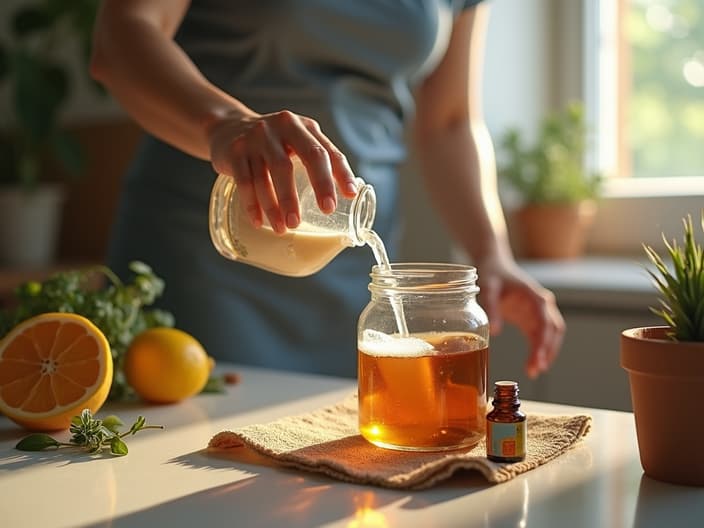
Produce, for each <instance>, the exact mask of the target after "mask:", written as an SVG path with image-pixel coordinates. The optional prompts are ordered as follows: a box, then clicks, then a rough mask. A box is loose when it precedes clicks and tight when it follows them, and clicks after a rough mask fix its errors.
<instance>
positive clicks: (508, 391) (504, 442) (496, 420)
mask: <svg viewBox="0 0 704 528" xmlns="http://www.w3.org/2000/svg"><path fill="white" fill-rule="evenodd" d="M492 405H493V407H494V408H493V410H492V411H491V412H490V413H489V414H488V415H487V417H486V421H487V423H486V435H487V436H486V456H487V458H489V460H493V461H494V462H519V461H521V460H523V459H524V458H525V457H526V415H525V414H524V413H523V411H521V410H520V407H521V401H520V400H519V399H518V383H517V382H515V381H497V382H496V383H494V400H493V402H492Z"/></svg>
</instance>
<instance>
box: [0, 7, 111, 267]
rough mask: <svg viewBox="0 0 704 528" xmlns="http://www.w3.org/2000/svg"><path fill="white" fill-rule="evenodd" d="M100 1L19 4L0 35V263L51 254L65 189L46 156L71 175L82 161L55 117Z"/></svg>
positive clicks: (28, 261)
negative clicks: (49, 168) (0, 112)
mask: <svg viewBox="0 0 704 528" xmlns="http://www.w3.org/2000/svg"><path fill="white" fill-rule="evenodd" d="M97 3H98V0H76V1H71V2H66V1H62V0H39V1H37V2H35V3H34V4H27V3H26V2H22V3H19V4H18V7H17V9H16V10H15V11H14V13H13V14H12V16H11V17H9V22H10V27H9V28H8V29H9V30H10V31H9V36H8V37H6V38H4V39H3V38H0V93H3V94H4V95H5V98H4V99H3V100H2V101H0V104H2V107H3V116H7V117H5V119H4V120H3V122H2V123H0V125H2V126H1V128H0V265H10V266H23V265H43V264H46V263H47V261H49V260H51V258H52V256H53V254H52V253H53V245H54V244H55V235H56V233H57V231H58V226H59V218H60V212H61V204H62V187H61V185H60V184H58V182H57V180H58V179H59V178H58V177H57V176H56V174H50V173H49V172H48V171H46V167H47V164H46V163H45V162H46V161H47V160H49V161H50V162H51V161H55V162H57V163H56V165H59V166H61V168H62V169H63V170H62V172H63V173H65V174H70V175H75V174H79V173H80V172H81V171H82V168H83V165H84V156H83V152H82V150H81V147H80V145H79V143H78V142H77V141H76V140H75V139H74V138H73V137H72V136H71V135H69V134H68V133H66V132H65V131H64V129H63V127H62V126H61V125H60V122H59V118H60V114H61V110H62V109H63V107H64V105H65V104H66V103H67V101H68V98H69V95H70V93H71V87H72V84H71V81H72V80H75V79H72V75H71V73H72V70H73V66H74V65H73V64H72V62H73V61H72V60H71V57H72V56H73V55H75V53H73V54H72V52H73V51H75V50H79V49H81V48H82V50H83V56H84V57H85V58H87V57H88V50H89V47H90V41H91V31H92V26H93V22H94V20H95V14H96V10H97ZM4 34H5V33H0V35H4ZM86 78H87V75H86ZM55 172H56V171H54V173H55Z"/></svg>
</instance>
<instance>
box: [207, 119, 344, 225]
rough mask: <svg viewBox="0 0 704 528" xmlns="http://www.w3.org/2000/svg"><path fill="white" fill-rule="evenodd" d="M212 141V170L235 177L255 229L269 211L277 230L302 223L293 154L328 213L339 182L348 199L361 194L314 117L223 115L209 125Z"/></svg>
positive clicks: (330, 211) (341, 156)
mask: <svg viewBox="0 0 704 528" xmlns="http://www.w3.org/2000/svg"><path fill="white" fill-rule="evenodd" d="M209 141H210V159H211V163H212V165H213V168H214V169H215V170H216V171H217V172H218V173H220V174H226V175H228V176H232V177H233V178H235V181H236V182H237V187H238V189H239V192H240V197H241V200H242V206H243V207H244V209H245V210H246V212H247V215H248V216H249V218H250V220H251V221H252V223H253V224H254V225H255V226H256V227H260V226H261V225H262V222H263V218H264V215H266V217H267V219H268V220H269V224H270V225H271V226H272V228H273V229H274V231H275V232H277V233H284V232H285V231H286V229H287V228H295V227H296V226H297V225H298V224H299V222H300V219H301V212H300V204H299V200H298V192H297V190H296V186H295V181H294V176H293V163H292V162H291V156H292V155H293V154H295V155H297V156H298V157H299V158H300V159H301V161H302V162H303V165H304V166H305V167H306V169H307V171H308V176H309V178H310V181H311V185H312V187H313V190H314V192H315V196H316V200H317V202H318V207H320V210H321V211H323V212H324V213H328V214H329V213H332V212H333V211H334V210H335V208H336V207H337V200H336V195H335V182H337V185H338V188H339V189H340V192H341V193H342V195H343V196H345V197H349V198H351V197H353V196H355V194H356V192H357V191H356V187H355V184H354V174H353V173H352V170H351V169H350V166H349V164H348V162H347V158H346V157H345V155H344V154H343V153H342V152H340V150H339V149H338V148H337V147H336V146H335V145H334V144H333V143H332V141H330V139H329V138H328V137H327V136H325V134H323V132H322V131H321V130H320V126H319V125H318V123H317V122H316V121H315V120H313V119H311V118H309V117H305V116H301V115H298V114H295V113H293V112H290V111H288V110H282V111H280V112H274V113H271V114H261V115H260V114H255V113H251V114H247V115H245V116H240V115H238V116H232V117H224V118H220V119H218V120H217V121H216V122H215V123H214V124H212V125H211V126H210V127H209Z"/></svg>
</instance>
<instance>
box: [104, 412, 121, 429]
mask: <svg viewBox="0 0 704 528" xmlns="http://www.w3.org/2000/svg"><path fill="white" fill-rule="evenodd" d="M123 425H125V424H124V423H122V420H120V419H119V418H118V417H117V416H115V415H114V414H111V415H110V416H106V417H105V418H103V427H105V428H106V429H107V430H108V431H110V432H111V433H117V432H118V431H119V429H120V427H122V426H123Z"/></svg>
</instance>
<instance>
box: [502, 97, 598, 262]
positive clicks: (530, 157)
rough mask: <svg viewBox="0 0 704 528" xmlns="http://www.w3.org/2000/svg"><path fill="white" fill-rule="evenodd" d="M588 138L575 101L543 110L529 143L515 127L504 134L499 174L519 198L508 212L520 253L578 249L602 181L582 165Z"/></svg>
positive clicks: (551, 254) (557, 254)
mask: <svg viewBox="0 0 704 528" xmlns="http://www.w3.org/2000/svg"><path fill="white" fill-rule="evenodd" d="M586 139H587V129H586V125H585V122H584V109H583V106H582V104H581V103H579V102H571V103H569V104H568V105H567V106H566V107H565V108H564V109H562V110H560V111H556V112H554V113H551V114H549V115H547V116H546V117H545V118H544V119H543V120H542V122H541V125H540V129H539V131H538V137H537V139H536V141H535V142H534V143H533V144H532V145H528V144H526V141H525V139H524V138H523V135H522V134H521V132H520V131H519V130H518V129H515V128H512V129H509V130H508V131H507V132H506V134H505V135H504V137H503V139H502V141H501V144H500V147H501V153H502V154H503V157H502V160H503V163H502V164H501V165H500V166H499V169H498V175H499V178H500V182H501V183H505V184H506V185H508V187H509V189H510V190H512V191H513V192H514V193H515V194H516V197H517V198H518V200H519V205H518V207H517V208H515V209H513V211H512V214H511V216H510V218H509V223H510V224H511V234H512V238H513V242H514V244H515V245H516V246H517V247H516V253H517V254H518V255H519V256H521V257H524V258H537V259H559V258H574V257H577V256H579V255H580V254H582V252H583V250H584V245H585V240H586V234H587V231H588V228H589V227H590V226H591V224H592V222H593V218H594V214H595V212H596V199H597V198H598V197H599V195H600V192H601V182H602V178H601V175H600V174H599V173H596V172H591V171H589V170H587V169H586V168H585V163H584V151H585V145H586Z"/></svg>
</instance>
